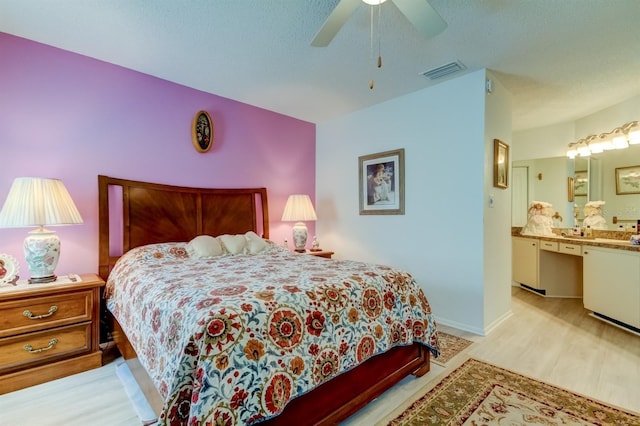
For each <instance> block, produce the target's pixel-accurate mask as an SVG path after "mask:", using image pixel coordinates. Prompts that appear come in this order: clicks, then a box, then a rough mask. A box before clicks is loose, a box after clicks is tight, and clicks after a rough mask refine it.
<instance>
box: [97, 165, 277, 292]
mask: <svg viewBox="0 0 640 426" xmlns="http://www.w3.org/2000/svg"><path fill="white" fill-rule="evenodd" d="M98 194H99V200H98V203H99V210H98V223H99V237H98V244H99V253H98V257H99V265H98V266H99V274H100V276H101V277H102V278H103V279H105V280H106V279H107V276H108V275H109V272H110V271H111V268H112V267H113V265H114V264H115V262H116V260H118V258H119V257H120V255H122V254H123V253H125V252H127V251H128V250H131V249H132V248H135V247H139V246H142V245H145V244H153V243H166V242H178V241H190V240H191V239H192V238H194V237H196V236H197V235H201V234H207V235H213V236H217V235H222V234H244V233H245V232H247V231H254V232H256V233H257V234H258V235H262V236H263V237H264V238H269V213H268V208H267V207H268V206H267V190H266V188H231V189H213V188H191V187H183V186H173V185H163V184H158V183H148V182H138V181H133V180H127V179H117V178H111V177H107V176H98ZM259 219H261V220H259Z"/></svg>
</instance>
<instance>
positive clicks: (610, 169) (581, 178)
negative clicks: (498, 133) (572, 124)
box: [512, 146, 640, 230]
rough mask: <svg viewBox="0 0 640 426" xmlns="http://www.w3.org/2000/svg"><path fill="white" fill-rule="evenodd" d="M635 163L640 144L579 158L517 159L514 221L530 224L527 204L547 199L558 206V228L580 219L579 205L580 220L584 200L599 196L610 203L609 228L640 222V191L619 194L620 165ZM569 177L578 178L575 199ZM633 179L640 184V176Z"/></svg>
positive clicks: (605, 211) (637, 163)
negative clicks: (638, 192)
mask: <svg viewBox="0 0 640 426" xmlns="http://www.w3.org/2000/svg"><path fill="white" fill-rule="evenodd" d="M632 166H640V146H631V147H630V148H628V149H623V150H611V151H605V152H602V153H598V154H593V155H591V156H589V157H576V158H575V159H570V158H567V157H553V158H542V159H535V160H520V161H514V162H513V163H512V184H513V190H512V226H523V225H524V224H525V223H526V218H527V215H526V211H527V206H528V204H529V202H530V201H532V200H536V201H547V202H549V203H551V204H552V205H553V209H554V211H555V212H558V215H557V216H556V218H554V227H559V228H571V227H573V226H574V224H575V223H576V222H575V220H574V208H575V211H576V212H577V214H578V216H577V221H578V224H580V223H581V222H582V220H583V211H584V205H585V203H586V202H587V201H598V200H602V201H604V202H605V205H604V207H603V216H604V217H605V219H606V221H607V228H608V229H609V230H618V229H620V226H622V227H623V228H628V227H630V226H631V225H632V224H633V225H635V224H636V223H637V220H638V219H640V194H634V193H630V192H628V193H625V194H617V193H616V169H620V168H623V167H625V168H626V167H632ZM625 170H629V169H625ZM619 174H620V173H618V175H619ZM569 177H571V178H573V179H574V194H573V195H574V197H573V201H569V191H568V189H569V188H568V185H567V178H569ZM632 178H633V177H632ZM634 184H637V185H638V186H639V188H640V176H638V177H637V178H636V182H634ZM639 191H640V189H639ZM618 192H619V191H618ZM614 218H615V219H614Z"/></svg>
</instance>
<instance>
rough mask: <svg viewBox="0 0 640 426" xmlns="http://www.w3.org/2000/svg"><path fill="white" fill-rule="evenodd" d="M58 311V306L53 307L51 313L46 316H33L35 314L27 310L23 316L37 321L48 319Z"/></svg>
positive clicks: (50, 309)
mask: <svg viewBox="0 0 640 426" xmlns="http://www.w3.org/2000/svg"><path fill="white" fill-rule="evenodd" d="M57 310H58V307H57V306H56V305H53V306H52V307H50V308H49V313H46V314H42V315H33V313H32V312H31V311H30V310H28V309H27V310H25V311H24V312H22V315H24V316H25V317H27V318H29V319H32V320H37V319H42V318H47V317H50V316H51V315H53V314H54V313H55V312H56V311H57Z"/></svg>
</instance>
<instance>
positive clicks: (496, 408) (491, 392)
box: [385, 359, 640, 426]
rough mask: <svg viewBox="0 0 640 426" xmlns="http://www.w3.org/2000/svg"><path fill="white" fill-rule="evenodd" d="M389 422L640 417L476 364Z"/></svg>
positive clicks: (631, 421) (601, 421)
mask: <svg viewBox="0 0 640 426" xmlns="http://www.w3.org/2000/svg"><path fill="white" fill-rule="evenodd" d="M422 392H424V391H422ZM396 416H397V417H396ZM394 417H395V418H394ZM391 419H393V420H391V422H389V423H387V422H385V423H386V424H388V425H402V426H408V425H416V426H417V425H420V426H422V425H487V424H500V425H525V424H526V425H560V424H562V425H567V424H569V425H638V424H640V415H639V414H633V413H631V412H625V411H622V410H620V409H617V408H615V407H611V406H608V405H605V404H602V403H600V402H597V401H594V400H592V399H589V398H586V397H583V396H580V395H577V394H575V393H572V392H569V391H567V390H564V389H561V388H557V387H555V386H551V385H549V384H546V383H543V382H539V381H536V380H533V379H530V378H527V377H524V376H521V375H519V374H516V373H514V372H511V371H509V370H504V369H502V368H499V367H495V366H492V365H490V364H486V363H484V362H481V361H478V360H475V359H469V360H467V361H466V362H465V363H464V364H462V365H461V366H460V367H458V368H457V369H456V370H454V371H453V372H451V373H450V374H449V375H448V376H446V377H445V378H444V379H442V380H441V381H440V382H439V383H438V384H437V385H436V386H435V387H433V388H432V389H431V390H430V391H428V392H427V393H426V394H425V395H424V396H422V397H421V398H420V399H418V400H417V401H416V402H414V403H413V404H412V405H411V406H410V407H409V408H407V409H406V410H405V411H404V412H402V413H401V414H400V415H397V414H395V415H392V416H391ZM387 421H388V420H387Z"/></svg>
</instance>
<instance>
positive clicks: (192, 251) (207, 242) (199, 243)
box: [186, 235, 224, 259]
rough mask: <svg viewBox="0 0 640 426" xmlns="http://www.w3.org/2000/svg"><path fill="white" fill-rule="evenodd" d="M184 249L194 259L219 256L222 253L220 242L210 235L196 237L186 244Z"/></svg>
mask: <svg viewBox="0 0 640 426" xmlns="http://www.w3.org/2000/svg"><path fill="white" fill-rule="evenodd" d="M186 249H187V253H189V256H190V257H194V258H196V259H202V258H208V257H215V256H220V255H222V254H223V253H224V250H223V249H222V245H221V244H220V241H218V239H217V238H214V237H212V236H211V235H198V236H197V237H195V238H194V239H193V240H191V241H189V242H188V243H187V246H186Z"/></svg>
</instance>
